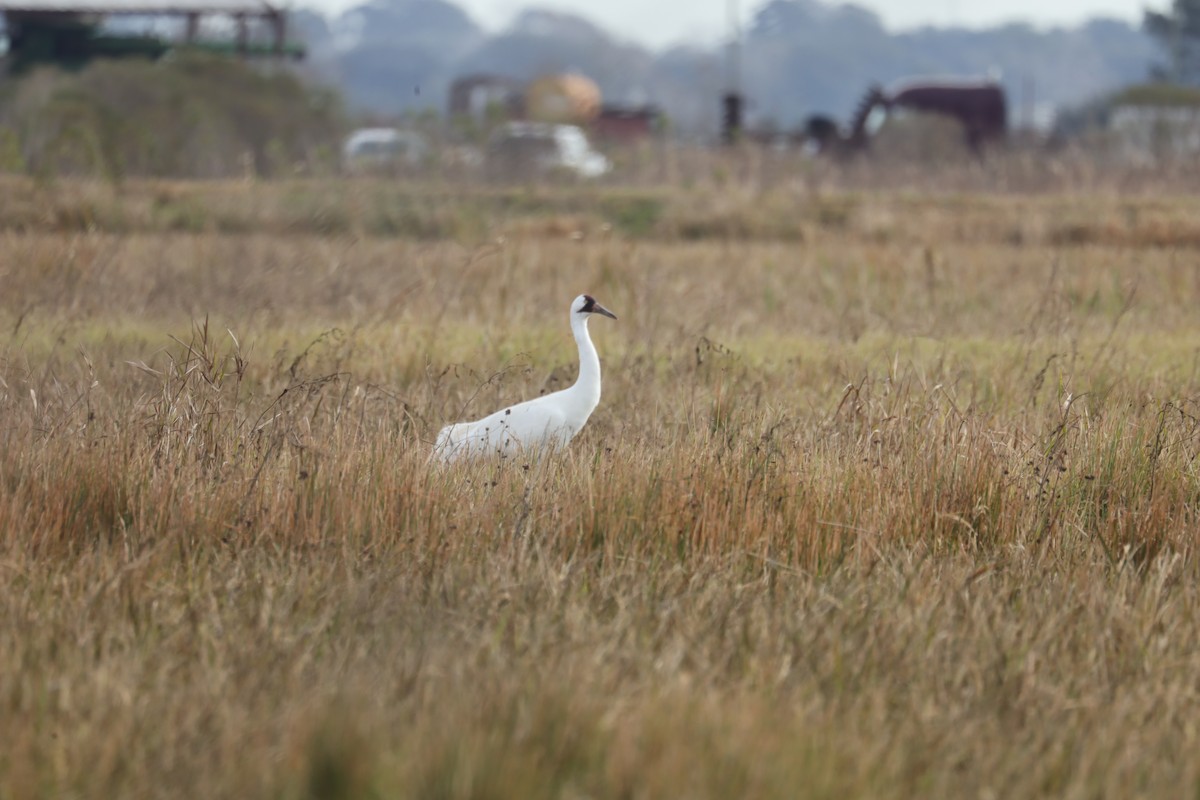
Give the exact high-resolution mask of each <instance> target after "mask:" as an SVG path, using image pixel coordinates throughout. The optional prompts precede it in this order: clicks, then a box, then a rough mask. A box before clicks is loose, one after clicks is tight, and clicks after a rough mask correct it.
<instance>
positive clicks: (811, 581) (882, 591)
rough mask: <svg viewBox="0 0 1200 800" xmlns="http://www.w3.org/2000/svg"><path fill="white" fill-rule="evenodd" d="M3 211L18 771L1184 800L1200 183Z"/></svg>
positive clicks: (346, 190) (129, 199) (1190, 742)
mask: <svg viewBox="0 0 1200 800" xmlns="http://www.w3.org/2000/svg"><path fill="white" fill-rule="evenodd" d="M5 189H6V192H5V193H4V195H3V196H4V197H5V200H4V201H2V202H0V229H2V230H3V232H0V277H2V285H3V286H4V291H3V292H2V293H0V415H2V416H0V419H2V420H3V422H2V424H0V531H2V532H3V533H2V534H0V536H2V538H0V741H4V742H5V747H4V748H2V749H0V796H4V797H7V796H12V797H26V796H50V795H53V796H84V797H114V796H131V795H138V796H180V795H186V796H196V797H208V796H222V797H224V796H280V797H371V796H377V797H399V796H412V797H514V798H515V797H520V798H529V797H568V798H572V797H608V796H626V797H657V796H688V797H721V798H724V797H850V796H863V797H911V796H914V795H926V796H946V795H954V796H1019V797H1033V796H1053V797H1062V796H1071V797H1092V796H1122V797H1124V796H1151V795H1153V796H1161V795H1170V796H1174V795H1179V794H1186V793H1189V792H1194V791H1195V788H1196V787H1197V786H1198V785H1200V766H1198V764H1197V762H1196V760H1195V758H1194V757H1193V756H1194V753H1195V752H1197V748H1198V746H1200V729H1198V728H1197V726H1196V724H1195V719H1196V718H1197V712H1200V695H1198V693H1197V684H1196V680H1195V675H1196V674H1198V673H1200V655H1197V652H1196V649H1195V647H1194V646H1193V642H1194V641H1196V639H1197V637H1200V590H1198V589H1197V585H1198V584H1197V578H1200V559H1198V558H1197V552H1196V538H1197V537H1196V532H1197V530H1198V527H1197V526H1198V522H1200V482H1198V477H1200V476H1198V475H1197V469H1198V468H1197V466H1196V456H1197V454H1198V453H1200V393H1198V391H1197V387H1198V383H1200V374H1198V371H1197V370H1198V369H1200V322H1198V321H1197V317H1196V314H1195V308H1196V305H1197V299H1198V298H1200V279H1198V278H1197V273H1196V271H1195V269H1194V263H1193V259H1192V255H1193V254H1192V253H1191V252H1190V250H1189V249H1188V248H1191V247H1193V246H1194V242H1193V239H1192V238H1191V237H1192V234H1191V233H1190V232H1189V231H1190V227H1189V226H1190V225H1191V224H1192V223H1191V222H1190V219H1191V218H1189V217H1188V213H1189V212H1188V211H1187V210H1188V209H1193V210H1194V209H1195V205H1196V204H1195V200H1194V199H1190V198H1181V199H1180V200H1179V203H1178V204H1177V205H1175V204H1172V203H1167V202H1165V201H1163V200H1161V199H1157V198H1140V199H1139V198H1136V197H1135V198H1122V197H1118V196H1115V195H1113V196H1107V197H1106V196H1083V195H1071V194H1056V195H1038V196H1015V195H1014V196H1001V195H996V194H990V195H972V194H968V195H959V196H950V195H946V194H933V193H930V194H919V193H914V192H903V193H900V192H877V193H866V192H858V191H836V192H834V191H822V192H819V193H816V194H813V193H811V192H805V191H792V190H787V189H772V190H769V191H767V192H766V193H765V194H758V195H756V194H755V193H754V192H753V191H750V190H749V189H746V188H744V187H741V188H739V189H738V192H737V193H735V194H734V195H729V194H720V193H716V194H714V193H712V192H710V191H709V190H707V189H706V190H703V191H701V190H697V191H695V192H685V191H682V190H680V189H670V188H663V189H654V190H621V189H611V188H610V189H602V190H588V189H565V188H560V189H537V190H532V189H531V190H513V192H515V193H513V194H506V192H507V191H509V190H494V189H489V190H480V191H478V192H472V191H469V190H467V189H464V188H462V187H458V188H454V189H452V190H445V191H444V193H443V194H441V195H438V196H437V197H436V198H435V200H433V201H431V202H432V205H431V208H434V209H436V211H437V214H441V215H443V223H439V224H444V225H445V226H446V227H445V228H444V230H442V232H441V233H439V232H438V230H434V229H423V230H419V231H413V230H406V229H401V230H396V231H390V232H389V231H387V230H384V229H383V228H374V229H373V228H372V227H371V226H370V225H368V224H366V223H364V222H363V219H364V217H363V215H364V214H367V213H371V214H377V215H382V216H385V217H386V216H387V215H388V214H390V213H392V211H394V208H393V206H392V205H390V204H400V205H403V204H404V203H406V202H411V201H412V199H413V198H414V197H417V196H418V194H417V193H416V192H415V190H411V189H403V188H401V189H397V188H395V187H391V186H387V185H384V184H379V185H376V184H370V183H328V184H319V183H308V184H278V185H276V184H252V185H248V186H247V185H242V184H195V185H166V184H164V185H158V184H131V185H126V186H123V187H122V188H121V189H120V191H119V192H115V191H114V190H112V189H107V188H105V187H102V186H94V185H85V184H78V185H76V184H58V185H55V186H52V187H45V186H43V187H35V186H31V185H27V184H25V183H22V182H19V181H10V182H7V183H6V185H5ZM405 192H407V193H408V194H407V195H405ZM522 192H525V193H526V194H527V196H525V197H524V198H523V199H522V198H521V196H520V195H521V193H522ZM529 192H532V193H534V195H536V197H537V202H531V201H530V200H529V196H528V193H529ZM246 193H249V194H248V195H247V196H249V197H251V198H252V199H251V200H246V201H245V202H243V203H242V204H240V205H239V204H237V203H234V204H232V205H230V204H228V203H227V202H226V201H227V200H228V198H230V197H238V196H241V195H242V194H246ZM539 193H540V194H539ZM163 196H168V200H166V201H162V202H166V203H167V204H168V205H169V204H171V203H177V202H180V201H179V198H186V202H187V203H188V204H189V208H191V209H193V213H194V214H195V216H196V219H198V220H200V221H201V223H202V224H200V223H197V224H195V225H187V226H177V225H173V224H165V223H164V222H163V220H162V219H161V218H159V217H156V216H155V215H154V212H153V211H152V209H153V208H154V207H155V203H160V200H161V198H162V197H163ZM404 197H407V198H408V199H407V200H405V199H404ZM155 198H159V199H158V200H156V199H155ZM514 198H516V199H514ZM631 198H632V199H631ZM647 198H649V199H650V200H653V201H654V202H655V203H656V204H658V205H656V206H655V209H656V210H655V211H653V214H654V215H656V216H655V217H654V219H642V218H641V217H638V216H637V213H646V214H649V213H651V212H650V211H648V210H647V209H648V208H649V206H646V205H641V206H639V205H637V204H638V203H646V202H647ZM310 203H320V204H325V205H324V206H322V207H327V210H328V212H329V213H328V215H327V218H329V219H340V220H343V222H339V223H338V225H336V226H332V227H328V228H327V229H322V228H321V227H320V225H319V224H317V223H313V222H312V220H313V217H312V216H311V213H312V208H313V206H312V205H309V204H310ZM630 203H633V206H631V205H630ZM39 204H40V205H39ZM760 205H761V207H763V208H764V209H766V211H765V212H764V213H765V214H766V215H767V216H768V217H770V218H772V219H774V220H775V222H771V223H770V225H768V226H766V227H756V226H762V225H765V223H762V222H761V221H755V220H756V218H755V216H754V210H755V209H756V208H758V207H759V206H760ZM84 206H86V207H87V208H91V209H93V212H94V213H92V214H91V216H90V217H88V216H87V215H85V216H84V217H79V216H78V215H77V213H76V212H77V210H78V209H79V208H80V207H84ZM160 206H161V203H160ZM631 207H632V208H634V211H630V208H631ZM30 208H40V209H41V211H39V212H38V213H32V212H29V210H28V209H30ZM72 209H74V210H72ZM639 209H640V210H639ZM43 212H45V213H43ZM635 212H636V213H635ZM429 213H432V212H429ZM622 215H633V216H625V217H623V216H622ZM706 215H707V216H706ZM772 215H773V216H772ZM64 219H66V220H76V222H78V220H80V219H83V220H85V221H84V222H82V223H79V224H75V222H71V223H69V224H64V223H63V220H64ZM88 219H90V220H91V221H90V222H88V221H86V220H88ZM687 219H690V220H692V221H693V222H694V223H695V225H696V226H698V227H692V228H689V227H687V226H684V225H682V224H681V222H680V220H687ZM739 219H740V220H742V222H740V223H738V225H740V226H741V227H737V226H734V227H730V226H731V225H732V224H733V223H730V222H729V220H739ZM785 219H791V220H792V222H791V223H789V225H790V226H791V227H787V226H784V224H783V223H782V222H781V220H785ZM114 220H115V222H114ZM212 220H218V222H215V223H213V222H211V221H212ZM221 220H224V221H223V222H222V221H221ZM622 220H624V221H623V222H622ZM697 220H699V221H700V222H696V221H697ZM422 224H423V223H422ZM1069 225H1087V226H1091V227H1089V228H1088V230H1089V231H1093V233H1089V234H1088V235H1086V236H1073V237H1063V236H1059V235H1056V234H1055V233H1054V232H1055V231H1062V230H1066V229H1067V228H1066V226H1069ZM771 226H774V227H771ZM439 230H441V229H439ZM456 231H457V232H459V233H456ZM1147 231H1153V234H1152V235H1151V234H1149V233H1147ZM1114 232H1115V233H1114ZM460 233H461V235H460ZM384 234H389V235H384ZM584 290H588V291H591V292H593V293H594V294H595V295H596V296H597V297H598V298H599V299H600V300H601V301H602V302H604V303H605V304H606V305H607V306H609V307H610V308H612V309H613V310H614V311H615V312H616V313H617V314H619V315H620V317H621V319H620V320H619V321H617V322H611V321H609V320H597V321H596V322H595V323H594V324H593V325H592V333H593V336H594V337H595V339H596V341H597V345H598V347H599V349H600V352H601V357H602V360H603V363H604V398H603V400H602V402H601V406H600V408H599V409H598V410H597V412H596V414H595V415H594V417H593V419H592V421H591V422H590V423H589V425H588V427H587V428H586V429H585V430H584V432H583V434H581V436H580V437H579V439H577V440H576V441H575V442H574V443H573V444H572V447H571V450H570V452H569V453H567V454H566V455H565V456H563V457H561V458H558V459H546V460H541V461H537V460H532V459H516V460H514V461H512V462H504V463H485V464H479V465H466V466H461V467H460V466H455V467H454V468H450V469H431V468H430V466H429V463H428V461H427V458H428V453H429V443H430V442H431V440H432V436H433V434H434V433H435V432H436V430H437V429H438V427H439V426H440V425H441V424H443V423H444V422H446V421H449V420H453V419H459V418H462V417H464V416H470V415H476V414H479V413H482V412H486V411H490V410H492V408H493V406H496V405H498V404H501V403H505V402H509V401H511V400H513V399H516V398H520V397H527V396H531V395H535V394H537V393H538V392H541V391H548V390H553V389H554V388H558V387H561V386H562V385H564V384H565V383H566V382H569V381H570V380H572V379H573V378H574V358H575V356H574V348H573V343H572V341H571V339H570V336H569V332H568V330H567V326H566V308H567V304H568V303H569V301H570V299H571V298H572V297H573V296H574V295H575V294H577V293H579V292H580V291H584Z"/></svg>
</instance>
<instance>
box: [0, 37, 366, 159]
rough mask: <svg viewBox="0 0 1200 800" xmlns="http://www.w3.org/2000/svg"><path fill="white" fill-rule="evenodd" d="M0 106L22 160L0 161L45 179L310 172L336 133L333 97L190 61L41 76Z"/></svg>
mask: <svg viewBox="0 0 1200 800" xmlns="http://www.w3.org/2000/svg"><path fill="white" fill-rule="evenodd" d="M7 95H8V97H7V101H6V102H4V103H0V133H2V134H3V136H7V137H10V138H13V139H15V142H16V146H17V149H18V151H19V158H13V159H5V161H6V162H7V161H13V162H14V163H19V164H21V165H22V166H24V168H25V169H27V170H28V171H30V172H33V173H36V174H41V175H62V174H84V175H95V176H102V177H107V178H110V179H113V180H117V179H120V178H121V177H123V176H125V175H144V176H162V177H199V178H215V177H225V176H230V175H238V174H244V173H246V172H250V173H252V174H255V175H279V174H288V173H292V172H296V171H300V172H310V173H311V172H315V171H321V170H323V169H325V168H327V167H330V166H332V165H331V164H328V163H326V162H328V160H329V157H330V156H329V154H330V153H331V152H336V147H335V145H336V142H337V139H338V136H339V134H340V132H341V130H342V112H341V105H340V102H339V100H338V98H337V96H336V95H335V94H334V93H332V92H331V91H328V90H324V89H315V88H313V87H311V86H308V85H306V84H304V83H303V82H302V81H300V80H299V79H298V78H297V77H295V76H294V75H292V74H290V73H288V72H285V71H282V70H281V71H269V70H263V69H259V68H256V67H254V66H251V65H248V64H246V63H243V62H240V61H237V60H234V59H230V58H223V57H219V56H213V55H206V54H197V53H187V54H178V55H176V56H172V57H170V58H167V59H164V60H162V61H159V62H153V63H152V62H146V61H135V60H119V61H96V62H94V63H92V64H90V65H89V66H88V67H86V68H85V69H84V70H82V71H80V72H77V73H65V72H61V71H58V70H56V69H49V68H48V69H41V70H37V71H35V72H33V73H31V74H30V75H28V76H26V77H24V78H23V79H21V80H20V81H19V82H17V83H16V84H15V85H14V86H12V87H11V88H10V89H9V91H8V92H7ZM0 138H3V137H2V136H0ZM4 166H5V167H7V166H8V164H7V163H6V164H5V165H4Z"/></svg>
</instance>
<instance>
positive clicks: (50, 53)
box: [0, 0, 304, 74]
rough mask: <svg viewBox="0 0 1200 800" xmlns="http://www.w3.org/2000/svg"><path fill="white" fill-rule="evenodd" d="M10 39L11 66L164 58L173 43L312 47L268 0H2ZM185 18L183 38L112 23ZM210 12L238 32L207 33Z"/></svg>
mask: <svg viewBox="0 0 1200 800" xmlns="http://www.w3.org/2000/svg"><path fill="white" fill-rule="evenodd" d="M0 14H3V17H4V30H5V32H6V33H7V39H8V54H7V56H6V59H7V67H8V72H10V73H12V74H18V73H21V72H24V71H26V70H28V69H30V68H32V67H34V66H36V65H38V64H53V65H56V66H59V67H63V68H66V69H78V68H80V67H82V66H84V65H85V64H87V63H88V62H89V61H91V60H93V59H97V58H148V59H157V58H159V57H161V56H163V55H164V54H166V53H168V52H170V51H171V50H174V49H178V48H195V49H203V50H208V51H215V52H223V53H229V54H230V55H237V56H242V57H274V58H302V57H303V56H304V48H303V46H302V45H300V44H296V43H292V42H288V40H287V15H286V12H285V11H283V10H282V9H280V8H276V7H275V6H272V5H270V4H268V3H266V2H262V0H179V1H178V2H174V1H173V0H127V1H123V0H106V1H104V2H101V0H0ZM118 16H123V17H138V18H150V19H163V18H178V19H181V20H182V21H183V25H182V26H181V29H182V33H181V35H180V36H179V37H177V38H166V37H163V36H158V35H123V34H117V33H111V32H105V31H104V23H105V21H106V20H108V19H109V18H111V17H118ZM205 18H224V19H226V20H228V21H229V22H230V23H231V25H229V26H227V27H229V28H231V29H232V30H233V32H234V33H233V36H232V37H230V38H227V39H226V40H219V39H218V40H214V39H206V38H202V37H201V36H200V31H201V23H202V21H203V20H204V19H205Z"/></svg>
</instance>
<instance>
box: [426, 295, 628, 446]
mask: <svg viewBox="0 0 1200 800" xmlns="http://www.w3.org/2000/svg"><path fill="white" fill-rule="evenodd" d="M592 314H603V315H604V316H606V317H611V318H612V319H616V318H617V315H616V314H614V313H612V312H611V311H609V310H608V309H607V308H605V307H604V306H602V305H600V304H599V303H597V302H596V301H595V299H594V298H593V297H592V296H591V295H586V294H581V295H579V297H576V298H575V299H574V300H573V301H572V302H571V332H572V333H574V334H575V343H576V344H577V345H578V346H579V377H578V378H577V379H576V380H575V383H574V385H572V386H570V387H568V388H566V389H562V390H561V391H557V392H554V393H553V394H548V395H545V396H543V397H538V398H535V399H533V400H526V401H525V402H524V403H517V404H516V405H514V406H508V407H506V408H502V409H500V410H499V411H497V412H496V413H494V414H489V415H488V416H486V417H484V418H483V419H480V420H476V421H475V422H459V423H457V424H455V425H447V426H446V427H444V428H442V430H441V432H440V433H438V436H437V442H436V443H435V444H434V446H433V454H434V457H437V458H441V459H442V460H443V461H453V460H455V459H458V458H461V457H464V456H482V455H493V454H495V455H501V456H510V455H513V454H514V453H516V452H517V451H518V450H520V449H522V448H526V447H549V448H551V449H557V448H560V447H563V446H565V445H566V444H567V442H569V441H571V439H572V438H573V437H574V436H575V434H577V433H579V431H580V430H581V429H582V428H583V425H584V423H586V422H587V421H588V417H590V416H591V415H592V412H593V411H594V410H595V409H596V406H597V405H599V403H600V356H599V355H597V354H596V346H595V345H593V344H592V339H591V337H590V336H588V327H587V324H588V317H590V316H591V315H592Z"/></svg>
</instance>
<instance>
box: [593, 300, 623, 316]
mask: <svg viewBox="0 0 1200 800" xmlns="http://www.w3.org/2000/svg"><path fill="white" fill-rule="evenodd" d="M592 313H593V314H603V315H604V316H606V317H609V318H610V319H616V318H617V315H616V314H614V313H613V312H611V311H609V310H608V309H607V308H605V307H604V306H602V305H600V304H599V303H595V302H593V303H592Z"/></svg>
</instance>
